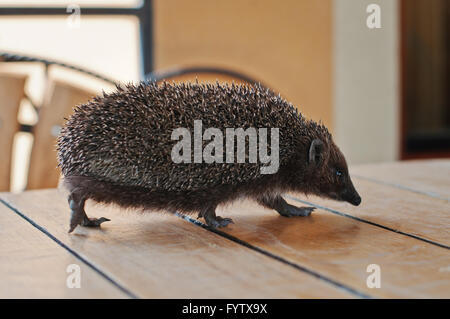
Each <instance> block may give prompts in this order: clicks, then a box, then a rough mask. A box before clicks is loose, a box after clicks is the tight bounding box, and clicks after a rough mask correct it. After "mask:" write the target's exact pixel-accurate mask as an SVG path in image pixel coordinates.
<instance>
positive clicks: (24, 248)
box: [0, 203, 127, 298]
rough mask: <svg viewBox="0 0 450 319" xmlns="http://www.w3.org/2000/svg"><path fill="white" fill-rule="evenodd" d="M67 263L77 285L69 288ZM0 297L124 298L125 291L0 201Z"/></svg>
mask: <svg viewBox="0 0 450 319" xmlns="http://www.w3.org/2000/svg"><path fill="white" fill-rule="evenodd" d="M69 265H78V266H79V267H80V280H81V281H80V288H68V287H67V284H66V282H67V278H68V276H69V275H70V274H69V273H68V272H67V267H68V266H69ZM0 274H1V285H0V298H126V297H127V295H126V294H124V293H123V292H122V291H121V290H119V289H118V288H117V287H115V286H114V285H113V284H112V283H110V282H109V281H107V280H106V279H105V278H103V277H101V276H100V275H99V274H98V273H97V272H95V271H94V270H93V269H91V268H90V267H88V266H87V265H85V264H84V263H83V262H82V261H80V260H79V259H78V258H76V257H75V256H73V255H72V254H70V253H69V252H68V251H67V250H65V249H64V248H63V247H61V246H60V245H58V244H57V243H56V242H55V241H53V240H52V239H50V238H49V237H47V236H46V235H45V234H44V233H42V232H41V231H40V230H38V229H37V228H35V227H34V226H32V225H31V224H30V223H28V222H27V221H26V220H24V219H23V218H22V217H20V216H19V215H17V214H16V213H15V212H13V211H12V210H11V209H9V208H7V206H5V205H4V204H3V203H0Z"/></svg>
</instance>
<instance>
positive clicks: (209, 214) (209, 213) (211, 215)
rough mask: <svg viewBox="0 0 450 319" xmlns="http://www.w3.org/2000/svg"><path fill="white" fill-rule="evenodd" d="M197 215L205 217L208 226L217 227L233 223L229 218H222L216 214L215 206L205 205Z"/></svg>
mask: <svg viewBox="0 0 450 319" xmlns="http://www.w3.org/2000/svg"><path fill="white" fill-rule="evenodd" d="M198 217H203V218H204V219H205V222H206V224H207V225H208V226H209V227H213V228H219V227H225V226H227V225H228V224H230V223H231V224H234V222H233V220H232V219H231V218H222V217H220V216H216V207H207V208H204V209H202V210H201V211H200V212H199V214H198Z"/></svg>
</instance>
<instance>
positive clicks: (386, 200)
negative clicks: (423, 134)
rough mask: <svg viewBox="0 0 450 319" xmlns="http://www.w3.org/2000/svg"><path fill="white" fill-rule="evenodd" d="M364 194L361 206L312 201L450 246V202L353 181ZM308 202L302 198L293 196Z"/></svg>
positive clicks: (365, 181)
mask: <svg viewBox="0 0 450 319" xmlns="http://www.w3.org/2000/svg"><path fill="white" fill-rule="evenodd" d="M353 182H354V185H355V187H356V189H357V190H358V192H359V194H360V195H361V198H362V202H361V205H360V206H357V207H355V206H352V205H350V204H348V203H345V202H336V201H332V200H326V199H321V198H317V197H315V196H310V197H309V198H308V199H306V200H307V201H308V202H311V203H314V204H317V205H321V206H324V207H328V208H330V209H334V210H336V211H339V212H343V213H346V214H349V215H352V216H355V217H358V218H362V219H364V220H366V221H370V222H373V223H376V224H379V225H383V226H386V227H389V228H391V229H394V230H397V231H401V232H405V233H408V234H412V235H414V236H419V237H421V238H424V239H426V240H430V241H433V242H436V243H439V244H443V245H446V246H450V231H449V225H450V214H449V212H450V202H448V201H446V200H442V199H437V198H432V197H429V196H427V195H424V194H418V193H414V192H410V191H407V190H403V189H399V188H396V187H392V186H389V185H381V184H377V183H373V182H370V181H367V180H363V179H354V180H353ZM293 196H294V197H296V198H299V199H302V198H303V199H305V197H304V196H303V197H302V196H301V195H293Z"/></svg>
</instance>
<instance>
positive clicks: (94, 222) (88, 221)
mask: <svg viewBox="0 0 450 319" xmlns="http://www.w3.org/2000/svg"><path fill="white" fill-rule="evenodd" d="M109 221H111V219H108V218H105V217H100V218H88V217H86V218H84V219H83V222H82V223H81V226H85V227H100V225H101V224H102V223H104V222H109Z"/></svg>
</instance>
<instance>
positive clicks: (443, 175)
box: [351, 159, 450, 201]
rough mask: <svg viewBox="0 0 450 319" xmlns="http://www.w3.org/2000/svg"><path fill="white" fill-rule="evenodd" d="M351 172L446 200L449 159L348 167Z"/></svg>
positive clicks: (448, 195) (448, 196)
mask: <svg viewBox="0 0 450 319" xmlns="http://www.w3.org/2000/svg"><path fill="white" fill-rule="evenodd" d="M351 173H352V174H354V175H355V176H356V177H358V176H361V177H365V178H369V179H372V180H374V181H378V182H381V183H387V184H390V185H392V186H396V187H398V188H406V189H409V190H411V191H414V192H422V193H425V194H427V195H429V196H432V197H437V198H442V199H446V200H447V201H450V160H448V159H445V160H427V161H424V160H422V161H403V162H389V163H378V164H366V165H358V166H355V167H352V170H351Z"/></svg>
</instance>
